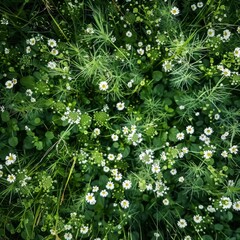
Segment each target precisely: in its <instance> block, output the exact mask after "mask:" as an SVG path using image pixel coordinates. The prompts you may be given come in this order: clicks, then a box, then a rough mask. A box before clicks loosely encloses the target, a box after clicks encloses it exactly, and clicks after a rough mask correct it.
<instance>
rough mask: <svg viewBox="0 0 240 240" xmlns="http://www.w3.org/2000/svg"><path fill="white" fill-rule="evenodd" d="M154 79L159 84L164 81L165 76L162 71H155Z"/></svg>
mask: <svg viewBox="0 0 240 240" xmlns="http://www.w3.org/2000/svg"><path fill="white" fill-rule="evenodd" d="M152 77H153V80H154V81H156V82H157V81H159V80H161V79H162V77H163V74H162V72H160V71H154V72H153V76H152Z"/></svg>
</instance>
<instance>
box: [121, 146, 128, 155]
mask: <svg viewBox="0 0 240 240" xmlns="http://www.w3.org/2000/svg"><path fill="white" fill-rule="evenodd" d="M129 153H130V147H128V146H127V147H125V148H124V150H123V152H122V155H123V157H127V156H128V155H129Z"/></svg>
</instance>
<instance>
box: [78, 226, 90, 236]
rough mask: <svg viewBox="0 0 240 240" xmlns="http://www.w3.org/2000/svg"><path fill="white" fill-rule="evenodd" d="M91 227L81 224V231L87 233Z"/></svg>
mask: <svg viewBox="0 0 240 240" xmlns="http://www.w3.org/2000/svg"><path fill="white" fill-rule="evenodd" d="M88 230H89V228H88V226H81V228H80V233H82V234H86V233H87V232H88Z"/></svg>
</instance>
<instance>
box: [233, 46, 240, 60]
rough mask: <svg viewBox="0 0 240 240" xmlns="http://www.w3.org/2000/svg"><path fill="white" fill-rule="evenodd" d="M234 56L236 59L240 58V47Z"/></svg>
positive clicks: (236, 49) (235, 50)
mask: <svg viewBox="0 0 240 240" xmlns="http://www.w3.org/2000/svg"><path fill="white" fill-rule="evenodd" d="M233 54H234V56H235V57H238V58H239V57H240V48H239V47H237V48H235V49H234V52H233Z"/></svg>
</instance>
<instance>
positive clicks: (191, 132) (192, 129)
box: [186, 125, 194, 134]
mask: <svg viewBox="0 0 240 240" xmlns="http://www.w3.org/2000/svg"><path fill="white" fill-rule="evenodd" d="M186 132H187V134H193V133H194V127H193V126H191V125H189V126H187V127H186Z"/></svg>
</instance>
